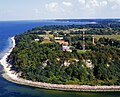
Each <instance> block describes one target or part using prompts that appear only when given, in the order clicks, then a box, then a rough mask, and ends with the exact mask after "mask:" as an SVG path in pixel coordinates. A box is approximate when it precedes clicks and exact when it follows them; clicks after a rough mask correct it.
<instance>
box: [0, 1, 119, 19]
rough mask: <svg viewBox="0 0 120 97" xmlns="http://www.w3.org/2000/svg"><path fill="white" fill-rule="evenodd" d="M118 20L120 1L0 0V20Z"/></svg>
mask: <svg viewBox="0 0 120 97" xmlns="http://www.w3.org/2000/svg"><path fill="white" fill-rule="evenodd" d="M96 18H120V0H0V20H43V19H96Z"/></svg>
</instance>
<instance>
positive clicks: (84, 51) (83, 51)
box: [77, 50, 90, 54]
mask: <svg viewBox="0 0 120 97" xmlns="http://www.w3.org/2000/svg"><path fill="white" fill-rule="evenodd" d="M86 52H90V50H77V53H79V54H81V53H86Z"/></svg>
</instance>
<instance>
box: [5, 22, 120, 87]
mask: <svg viewBox="0 0 120 97" xmlns="http://www.w3.org/2000/svg"><path fill="white" fill-rule="evenodd" d="M83 32H85V35H84V36H83ZM93 35H97V37H99V35H100V37H99V38H97V37H96V36H95V38H94V36H93ZM102 35H108V36H109V35H110V36H115V35H120V24H119V23H113V24H106V23H105V24H104V23H103V24H89V25H63V26H60V25H59V26H56V25H53V26H39V27H36V28H33V29H31V30H28V31H26V32H25V33H22V34H19V35H16V36H15V41H16V46H15V48H14V49H13V51H12V53H11V54H10V55H9V57H8V59H7V61H8V63H9V64H12V67H11V70H14V71H15V73H18V75H19V76H20V77H22V78H24V79H27V80H32V81H38V82H46V83H56V84H80V85H120V39H116V38H111V37H104V36H103V37H102ZM83 38H85V39H84V40H83ZM58 40H59V41H58ZM83 45H85V50H84V49H83Z"/></svg>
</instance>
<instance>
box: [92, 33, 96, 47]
mask: <svg viewBox="0 0 120 97" xmlns="http://www.w3.org/2000/svg"><path fill="white" fill-rule="evenodd" d="M92 43H93V45H95V38H94V35H92Z"/></svg>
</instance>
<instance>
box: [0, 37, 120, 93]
mask: <svg viewBox="0 0 120 97" xmlns="http://www.w3.org/2000/svg"><path fill="white" fill-rule="evenodd" d="M11 40H12V47H11V48H10V49H9V51H8V52H6V53H5V55H4V57H3V58H2V59H1V60H0V62H1V65H2V66H3V68H4V71H5V73H4V74H3V77H4V78H5V79H7V80H9V81H11V82H14V83H17V84H23V85H29V86H34V87H39V88H45V89H55V90H67V91H120V86H88V85H62V84H50V83H42V82H33V81H30V80H25V79H22V78H20V77H18V76H17V74H14V73H13V72H14V71H11V70H10V67H11V66H8V65H9V64H8V63H7V61H6V59H7V57H8V56H9V55H10V53H11V52H12V50H13V48H14V47H15V40H14V37H12V38H11Z"/></svg>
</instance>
